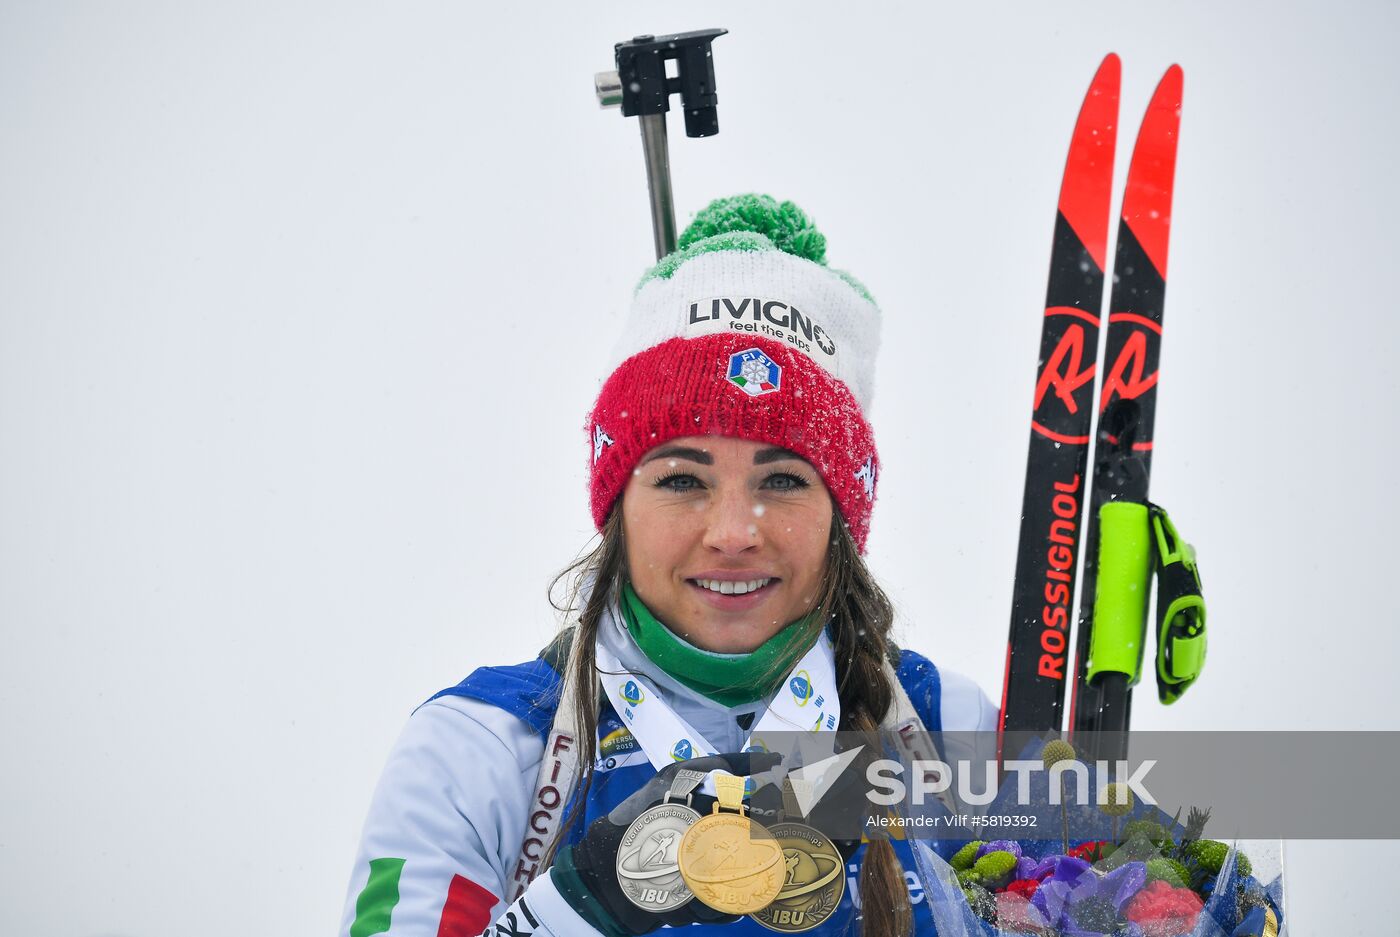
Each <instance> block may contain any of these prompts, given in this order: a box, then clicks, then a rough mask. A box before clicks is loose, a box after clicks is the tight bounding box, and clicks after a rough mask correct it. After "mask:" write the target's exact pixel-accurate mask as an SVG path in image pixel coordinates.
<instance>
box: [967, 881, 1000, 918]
mask: <svg viewBox="0 0 1400 937" xmlns="http://www.w3.org/2000/svg"><path fill="white" fill-rule="evenodd" d="M963 895H964V896H965V897H966V898H967V906H968V907H969V908H971V909H972V913H973V914H975V915H977V916H978V917H980V918H981V919H982V920H984V921H986V922H987V923H988V924H994V923H996V919H997V900H996V898H994V897H993V896H992V893H991V892H989V891H987V889H985V888H983V887H982V886H981V885H976V884H969V885H964V886H963Z"/></svg>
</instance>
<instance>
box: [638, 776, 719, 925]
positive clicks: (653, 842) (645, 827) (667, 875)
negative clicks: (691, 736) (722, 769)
mask: <svg viewBox="0 0 1400 937" xmlns="http://www.w3.org/2000/svg"><path fill="white" fill-rule="evenodd" d="M703 780H705V775H704V773H703V772H700V771H691V770H689V769H685V770H682V771H679V772H677V773H676V777H675V779H674V780H673V781H672V782H671V789H670V790H669V791H667V793H666V796H665V798H664V799H663V800H662V801H661V803H659V804H657V805H656V806H655V807H648V808H647V809H646V810H643V811H642V813H641V815H640V816H638V817H637V819H635V820H633V821H632V825H631V826H629V827H628V828H627V832H626V833H624V834H623V835H622V843H621V845H619V846H618V849H617V881H618V883H619V884H620V885H621V886H622V893H623V894H624V895H626V896H627V900H628V901H630V902H632V903H633V904H634V905H636V906H637V907H639V908H641V909H642V910H644V911H651V912H652V913H654V914H659V913H661V912H664V911H674V910H675V909H676V908H679V907H680V906H681V905H683V904H685V903H686V902H687V901H689V900H690V899H691V898H693V897H695V896H694V895H693V894H692V893H691V891H690V888H689V887H687V886H686V884H685V881H684V880H683V879H682V878H681V867H680V865H679V863H678V862H677V860H676V851H677V850H678V849H679V848H680V844H681V836H682V835H684V834H685V831H686V830H687V829H689V828H690V825H691V824H692V823H694V822H695V821H697V820H699V819H700V814H698V813H696V812H695V811H694V810H691V809H690V806H689V805H690V792H691V791H693V790H695V788H696V787H697V786H699V784H700V782H701V781H703Z"/></svg>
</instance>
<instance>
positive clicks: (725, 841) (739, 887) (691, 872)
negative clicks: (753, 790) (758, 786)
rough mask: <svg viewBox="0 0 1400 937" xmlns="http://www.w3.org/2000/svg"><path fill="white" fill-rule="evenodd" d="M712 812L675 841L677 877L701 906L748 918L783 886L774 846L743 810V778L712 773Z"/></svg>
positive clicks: (779, 859)
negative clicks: (715, 798) (676, 844)
mask: <svg viewBox="0 0 1400 937" xmlns="http://www.w3.org/2000/svg"><path fill="white" fill-rule="evenodd" d="M714 777H715V793H716V794H717V795H718V800H717V802H716V803H715V807H714V812H712V813H711V814H710V815H709V816H708V817H701V818H700V819H699V820H697V821H696V822H695V824H694V825H692V826H691V827H690V828H689V829H687V830H686V831H685V835H684V836H682V837H681V845H680V850H679V851H678V853H677V856H676V858H677V860H678V862H679V865H680V868H681V878H682V879H684V880H685V884H686V886H687V887H689V888H690V890H691V891H692V892H693V893H694V894H695V897H696V898H699V899H700V900H701V901H703V902H704V903H705V904H707V905H709V906H710V907H712V908H714V909H715V910H716V911H722V912H724V913H726V914H752V913H753V912H755V911H761V910H762V909H763V908H765V907H767V906H768V903H769V902H771V901H772V900H773V899H774V898H776V897H777V896H778V893H779V892H780V891H781V890H782V887H783V872H784V866H783V851H782V849H781V848H780V847H779V845H778V841H777V840H775V839H773V838H772V837H771V836H769V835H768V831H767V830H765V829H764V828H763V827H762V826H761V825H760V824H758V823H755V822H754V821H753V820H750V819H749V817H748V815H747V813H746V812H745V810H744V781H745V779H744V778H741V777H737V776H735V775H732V774H716V775H715V776H714Z"/></svg>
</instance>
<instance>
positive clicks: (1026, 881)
mask: <svg viewBox="0 0 1400 937" xmlns="http://www.w3.org/2000/svg"><path fill="white" fill-rule="evenodd" d="M1039 887H1040V882H1038V881H1036V880H1035V879H1033V878H1018V879H1016V881H1014V882H1012V883H1011V884H1009V885H1007V886H1006V888H1004V889H1002V891H1003V892H1010V893H1011V894H1013V895H1020V896H1021V897H1022V898H1025V899H1026V900H1027V901H1029V900H1030V899H1031V898H1033V897H1034V896H1035V890H1036V889H1037V888H1039Z"/></svg>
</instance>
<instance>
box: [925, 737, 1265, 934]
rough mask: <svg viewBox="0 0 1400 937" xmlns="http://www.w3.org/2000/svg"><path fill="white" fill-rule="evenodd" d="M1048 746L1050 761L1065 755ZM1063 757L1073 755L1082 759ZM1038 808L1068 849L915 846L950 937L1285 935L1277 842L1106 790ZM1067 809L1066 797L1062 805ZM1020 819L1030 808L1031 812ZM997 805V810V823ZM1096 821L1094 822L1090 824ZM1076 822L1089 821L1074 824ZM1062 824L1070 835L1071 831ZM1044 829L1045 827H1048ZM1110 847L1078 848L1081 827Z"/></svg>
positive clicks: (1009, 844) (1031, 843)
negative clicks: (1232, 832)
mask: <svg viewBox="0 0 1400 937" xmlns="http://www.w3.org/2000/svg"><path fill="white" fill-rule="evenodd" d="M1056 745H1063V743H1056V742H1052V743H1051V744H1050V745H1049V746H1047V747H1046V750H1045V751H1046V763H1047V764H1049V763H1050V762H1051V761H1053V760H1055V759H1056V758H1058V757H1060V756H1058V755H1057V754H1056V753H1055V752H1054V751H1053V749H1054V748H1055V746H1056ZM1064 749H1066V750H1067V754H1066V755H1065V757H1072V749H1069V746H1067V745H1064ZM1035 800H1037V801H1039V803H1037V804H1035V805H1034V807H1033V808H1032V809H1033V811H1034V812H1036V813H1037V815H1038V817H1039V818H1040V819H1042V820H1044V819H1046V818H1047V817H1048V815H1051V814H1056V815H1057V816H1056V817H1055V819H1057V820H1060V821H1061V822H1060V823H1057V824H1054V826H1059V827H1061V829H1062V830H1063V835H1062V837H1061V838H1060V839H1058V840H1044V839H1040V840H1030V839H1025V840H1011V839H991V840H982V839H971V840H969V841H967V842H965V843H963V844H961V845H959V844H958V843H956V842H954V843H946V842H942V843H930V842H928V841H917V842H915V843H914V844H913V845H914V854H915V858H916V860H917V862H918V864H919V868H920V873H921V877H922V878H923V880H924V884H925V894H926V896H927V897H928V900H929V901H930V909H931V910H932V912H933V916H934V920H935V922H936V923H937V924H938V933H939V934H940V935H941V937H1020V935H1036V937H1183V935H1190V937H1278V935H1279V934H1281V933H1283V931H1282V928H1283V877H1282V854H1281V850H1280V849H1279V848H1278V846H1279V844H1278V843H1277V842H1276V841H1274V842H1268V841H1255V842H1253V843H1250V844H1249V851H1248V853H1246V851H1245V850H1243V849H1241V848H1239V845H1238V844H1232V843H1226V842H1221V841H1218V840H1212V839H1206V838H1204V837H1203V834H1204V831H1205V826H1206V824H1207V822H1208V820H1209V818H1210V811H1208V810H1197V809H1195V808H1192V809H1191V811H1190V813H1189V815H1188V817H1187V819H1186V822H1185V823H1184V824H1181V823H1178V822H1177V821H1178V817H1179V812H1178V817H1169V816H1167V815H1166V814H1165V813H1163V812H1162V811H1160V810H1158V809H1157V808H1156V807H1149V806H1147V805H1142V804H1139V805H1134V803H1133V796H1132V792H1131V789H1130V788H1129V787H1128V786H1127V785H1125V784H1108V785H1106V789H1105V791H1104V794H1103V796H1101V797H1096V798H1095V800H1096V801H1097V805H1096V806H1090V807H1087V808H1081V809H1080V810H1078V811H1075V810H1072V809H1070V808H1067V807H1066V806H1065V805H1063V803H1061V805H1059V806H1051V805H1050V804H1049V803H1048V800H1049V798H1048V797H1047V796H1045V792H1044V791H1038V792H1037V796H1036V797H1035ZM1061 801H1062V799H1061ZM1021 809H1024V807H1022V808H1021ZM997 812H998V811H997V808H996V805H995V804H994V805H993V809H992V810H990V811H988V814H989V815H995V814H996V813H997ZM1091 813H1092V814H1095V815H1096V816H1093V817H1092V820H1093V821H1095V822H1089V821H1090V820H1091V817H1090V816H1089V814H1091ZM1072 816H1073V817H1076V819H1078V820H1079V822H1076V823H1073V824H1072V823H1071V820H1070V818H1071V817H1072ZM1061 824H1062V826H1061ZM1038 825H1039V826H1042V828H1043V827H1044V826H1045V825H1046V824H1038ZM1074 827H1078V828H1080V829H1093V830H1094V831H1095V832H1096V833H1101V832H1102V831H1104V830H1105V829H1108V830H1111V832H1109V833H1108V835H1107V836H1106V837H1105V838H1094V839H1080V840H1073V839H1071V838H1070V836H1069V833H1070V831H1071V829H1073V828H1074Z"/></svg>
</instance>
